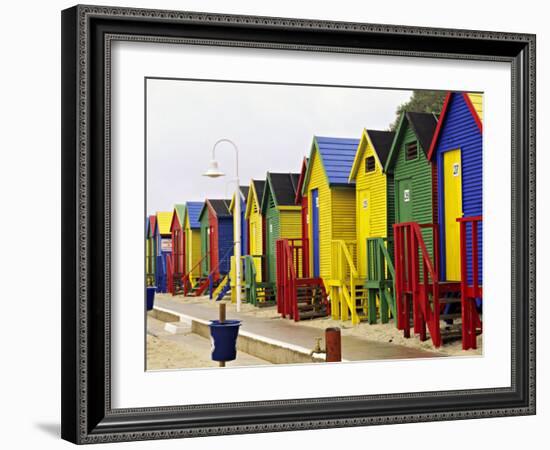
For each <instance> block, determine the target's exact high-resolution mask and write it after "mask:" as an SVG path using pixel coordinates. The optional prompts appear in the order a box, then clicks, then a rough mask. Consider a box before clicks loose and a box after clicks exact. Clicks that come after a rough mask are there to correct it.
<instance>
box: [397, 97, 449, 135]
mask: <svg viewBox="0 0 550 450" xmlns="http://www.w3.org/2000/svg"><path fill="white" fill-rule="evenodd" d="M445 94H446V92H445V91H413V93H412V95H411V98H410V99H409V101H408V102H405V103H402V104H401V105H399V106H398V107H397V111H396V112H395V114H396V117H395V120H394V121H393V123H392V124H391V125H390V130H391V131H395V129H396V128H397V125H398V124H399V117H400V116H401V113H402V112H403V111H414V112H431V113H436V114H440V113H441V108H442V107H443V102H444V100H445Z"/></svg>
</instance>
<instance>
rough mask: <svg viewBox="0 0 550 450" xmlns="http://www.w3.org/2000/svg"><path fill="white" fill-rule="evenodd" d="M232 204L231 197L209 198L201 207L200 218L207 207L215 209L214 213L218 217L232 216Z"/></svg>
mask: <svg viewBox="0 0 550 450" xmlns="http://www.w3.org/2000/svg"><path fill="white" fill-rule="evenodd" d="M230 204H231V199H228V198H225V199H210V198H207V199H206V200H205V202H204V206H203V207H202V209H201V212H200V214H199V218H200V217H201V216H202V215H203V212H204V211H205V210H206V208H207V207H208V208H211V209H212V211H214V214H215V215H216V217H217V218H218V219H223V218H225V217H232V215H231V211H229V205H230Z"/></svg>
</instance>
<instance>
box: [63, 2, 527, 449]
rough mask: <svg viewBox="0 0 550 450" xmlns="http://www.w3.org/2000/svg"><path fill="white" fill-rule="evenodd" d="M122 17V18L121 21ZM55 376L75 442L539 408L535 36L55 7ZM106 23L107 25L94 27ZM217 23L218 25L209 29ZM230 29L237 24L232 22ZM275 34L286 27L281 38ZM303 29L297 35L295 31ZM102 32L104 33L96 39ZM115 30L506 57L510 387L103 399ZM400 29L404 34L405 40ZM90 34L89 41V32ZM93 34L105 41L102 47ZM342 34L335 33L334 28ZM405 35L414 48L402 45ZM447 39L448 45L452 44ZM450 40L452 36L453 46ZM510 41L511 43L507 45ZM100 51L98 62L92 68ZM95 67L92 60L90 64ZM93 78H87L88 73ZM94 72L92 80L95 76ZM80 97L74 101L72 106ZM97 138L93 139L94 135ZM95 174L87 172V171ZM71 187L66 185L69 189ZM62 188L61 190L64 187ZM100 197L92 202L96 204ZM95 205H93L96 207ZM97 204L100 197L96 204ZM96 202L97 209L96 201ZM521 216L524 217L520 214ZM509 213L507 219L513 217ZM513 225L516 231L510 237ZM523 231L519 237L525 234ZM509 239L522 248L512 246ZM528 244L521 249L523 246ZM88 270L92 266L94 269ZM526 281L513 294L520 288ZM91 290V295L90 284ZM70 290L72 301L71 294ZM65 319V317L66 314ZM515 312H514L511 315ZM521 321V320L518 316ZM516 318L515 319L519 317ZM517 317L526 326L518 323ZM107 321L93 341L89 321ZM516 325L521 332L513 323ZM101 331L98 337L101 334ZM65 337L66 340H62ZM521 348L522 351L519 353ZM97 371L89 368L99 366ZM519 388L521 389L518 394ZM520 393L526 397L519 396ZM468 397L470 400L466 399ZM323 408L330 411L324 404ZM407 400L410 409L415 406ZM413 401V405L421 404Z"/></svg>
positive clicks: (314, 47)
mask: <svg viewBox="0 0 550 450" xmlns="http://www.w3.org/2000/svg"><path fill="white" fill-rule="evenodd" d="M101 20H103V21H105V20H106V21H107V22H109V21H111V22H112V23H114V24H115V26H114V27H115V28H116V29H119V28H117V27H122V28H123V27H124V24H125V23H129V22H132V23H133V24H134V25H135V24H138V27H139V24H141V25H142V27H144V28H145V27H147V24H151V23H157V24H159V23H160V24H162V25H166V26H167V27H171V28H170V29H174V27H178V26H179V27H183V28H185V27H186V26H190V27H193V28H196V29H198V30H199V31H198V32H199V34H200V32H201V31H200V29H201V28H203V29H205V30H206V33H211V30H216V31H217V33H218V34H219V33H220V32H222V31H223V33H225V32H227V34H228V38H227V39H225V38H224V39H220V38H212V37H173V36H171V37H170V36H162V35H160V36H152V35H150V34H149V35H146V34H145V33H128V32H112V31H111V30H110V29H109V26H108V25H107V26H106V27H105V26H103V25H102V26H103V28H102V30H101V31H97V30H94V29H93V28H94V27H95V26H96V25H95V23H99V22H100V21H101ZM120 24H121V25H120ZM235 28H238V29H239V30H246V31H247V33H248V34H249V35H250V36H256V33H257V32H259V31H262V30H263V31H267V32H269V33H271V35H273V36H275V35H277V33H278V35H279V36H280V37H281V39H282V40H285V39H290V38H291V37H290V38H289V37H288V35H291V36H292V32H294V33H295V36H297V37H298V38H299V39H298V40H301V39H302V38H303V39H307V37H305V35H307V34H308V33H309V35H311V33H310V31H311V30H316V31H320V32H326V33H327V34H323V39H325V40H324V41H323V42H322V43H321V44H320V43H318V42H317V43H311V44H308V43H304V42H268V41H262V40H261V37H262V36H260V39H259V40H254V41H252V40H246V39H234V38H231V33H230V32H231V30H232V29H235ZM63 33H64V35H63V41H64V47H63V67H62V72H63V90H64V97H63V102H62V104H63V127H64V128H63V130H62V135H63V168H62V169H63V190H64V194H63V195H64V196H63V225H64V232H63V245H64V250H63V308H62V309H63V315H64V317H63V349H62V350H63V377H64V379H65V380H68V379H70V380H71V381H70V382H69V383H68V384H67V385H65V384H64V388H63V400H62V403H63V412H62V419H63V420H62V434H63V437H64V438H66V439H68V440H71V441H73V442H77V443H98V442H112V441H129V440H142V439H162V438H174V437H192V436H207V435H217V434H240V433H252V432H254V433H255V432H271V431H283V430H300V429H313V428H327V427H349V426H362V425H375V424H389V423H404V422H421V421H440V420H456V419H469V418H482V417H498V416H510V415H526V414H534V413H535V266H536V257H535V95H536V92H535V78H536V73H535V36H534V35H529V34H514V33H499V32H487V31H469V30H450V29H441V28H437V29H434V28H424V27H405V26H397V25H376V24H363V23H347V22H332V21H318V20H315V21H312V20H304V19H288V18H272V17H257V16H234V15H221V14H205V13H195V12H179V11H160V10H147V9H132V8H116V7H99V6H76V7H74V8H71V9H69V10H66V11H64V13H63ZM102 33H103V34H102ZM214 34H216V33H214ZM237 34H238V33H237ZM283 34H285V35H287V36H286V37H285V38H284V39H283V38H282V36H283ZM302 34H304V36H302ZM329 35H334V36H338V37H339V38H341V39H340V40H343V41H346V37H348V36H350V35H353V36H360V37H362V38H363V37H364V38H365V39H368V38H369V37H371V36H372V38H373V41H375V44H376V45H374V46H372V47H364V46H361V45H359V46H355V47H354V46H341V45H331V44H330V42H329V41H330V39H329V38H330V36H329ZM98 36H99V38H100V41H94V39H96V40H97V39H98ZM390 38H399V39H400V40H402V41H403V42H405V44H403V46H404V47H407V48H406V49H404V48H401V49H400V48H381V47H380V46H382V47H383V46H384V41H385V40H387V39H390ZM418 38H424V39H425V41H426V42H427V43H428V44H429V43H430V42H440V41H441V40H442V39H443V40H446V41H449V42H454V40H457V42H464V41H465V40H466V41H471V45H472V46H475V45H477V46H478V47H479V46H480V45H481V43H483V42H497V43H500V44H502V45H500V46H497V47H498V48H497V50H498V49H501V51H500V53H499V52H498V51H495V53H494V54H484V53H467V52H443V51H441V50H440V49H439V48H438V47H437V45H435V44H433V46H432V47H433V50H430V48H432V47H430V45H428V44H426V45H427V48H423V49H421V50H416V49H414V48H413V47H414V45H415V44H417V43H418V42H420V41H419V40H418ZM116 40H126V41H142V42H155V43H180V44H181V43H185V44H193V45H217V46H232V47H233V46H241V47H255V48H265V49H288V50H302V51H322V52H338V53H343V52H345V53H358V54H359V53H361V54H383V55H396V56H414V57H431V58H451V59H478V60H486V61H505V62H510V63H511V64H512V74H513V75H512V76H513V79H512V91H513V92H512V100H513V101H512V117H513V120H512V155H513V161H512V173H513V176H512V196H513V211H512V214H513V221H512V249H513V251H512V253H513V255H515V256H517V258H516V259H513V261H512V287H511V288H512V302H513V305H512V306H513V307H512V327H513V330H512V335H513V343H512V368H513V371H512V386H511V387H510V388H501V389H484V390H472V391H446V392H431V393H419V394H396V395H376V396H360V397H353V398H351V397H334V398H318V399H307V400H304V399H293V400H288V401H269V402H250V403H239V404H217V405H194V406H182V407H167V408H139V409H124V410H113V409H111V402H110V346H109V341H110V328H109V327H110V208H111V206H110V181H111V178H110V177H111V174H110V67H111V53H110V49H111V44H112V42H113V41H116ZM407 40H411V43H410V44H407ZM94 42H95V43H94ZM97 42H101V43H102V45H103V46H104V48H103V53H102V54H101V55H100V53H101V51H99V49H98V47H97ZM335 42H336V43H338V39H335ZM408 46H410V47H411V48H408ZM451 47H452V46H451ZM452 48H455V47H452ZM514 49H517V51H516V52H515V53H514ZM99 56H101V59H100V61H101V64H102V67H98V61H99V59H98V58H99ZM98 70H99V71H98ZM102 70H104V77H105V78H104V81H103V96H102V106H103V107H104V110H103V111H104V115H103V118H104V123H103V125H102V127H100V129H101V131H102V133H101V135H102V140H101V143H102V146H103V157H102V158H100V159H101V160H100V162H99V163H98V164H99V165H100V166H101V167H100V168H99V169H98V166H96V165H95V164H96V163H92V162H91V161H92V160H93V161H95V159H96V157H97V156H96V155H95V154H94V155H92V146H91V142H92V139H94V136H95V134H94V133H96V131H95V129H96V128H97V124H96V123H94V122H93V121H94V120H95V119H94V116H93V115H92V114H91V113H90V111H91V110H92V109H93V108H94V105H93V104H92V103H93V102H94V101H96V100H97V96H98V95H99V94H100V93H99V92H98V89H96V88H97V86H98V84H97V82H98V81H97V77H98V74H100V73H101V71H102ZM94 77H95V78H94ZM94 83H95V84H94ZM75 105H76V107H75ZM94 142H95V144H96V145H97V143H98V142H99V138H97V139H96V140H95V141H94ZM98 170H99V171H100V172H101V171H102V172H103V178H102V180H100V179H99V178H97V177H95V176H96V175H98ZM94 177H95V178H94ZM98 182H101V183H103V186H102V188H101V189H100V190H99V191H98V192H101V193H102V194H103V198H102V199H100V198H98V192H96V190H97V188H96V186H97V183H98ZM66 190H68V191H66ZM65 191H66V192H65ZM98 201H99V203H97V202H98ZM93 205H96V206H95V207H94V206H93ZM98 205H100V206H98ZM94 208H96V209H94ZM97 208H100V209H101V208H102V209H103V211H104V213H105V215H104V216H103V217H101V218H98V217H97V212H98V210H97ZM523 213H526V214H527V216H526V217H523V218H522V214H523ZM514 218H515V220H514ZM98 220H99V221H103V231H104V247H103V249H102V252H101V253H100V255H99V256H101V258H100V259H101V260H102V261H103V267H97V265H98V263H99V261H98V257H99V256H98V255H94V254H93V250H92V247H91V242H92V241H91V239H92V235H93V230H96V229H97V225H98V223H96V222H97V221H98ZM518 236H520V239H518ZM521 236H523V237H524V238H526V240H527V242H524V239H523V240H522V238H521ZM515 248H518V249H520V250H521V251H520V252H519V253H520V255H517V251H514V249H515ZM522 255H525V258H524V259H525V260H524V259H523V256H522ZM92 270H93V272H94V274H93V275H92V274H91V271H92ZM99 272H103V276H104V277H103V283H102V285H103V290H102V292H101V296H103V299H104V302H105V303H104V304H103V305H102V307H104V309H103V319H102V320H103V323H102V324H100V325H98V323H97V322H96V321H94V320H90V319H89V318H90V317H91V315H92V314H93V313H94V311H95V312H97V310H92V308H91V302H92V297H93V295H97V292H95V291H94V292H91V291H93V290H94V289H95V287H94V286H95V284H92V281H93V280H94V277H96V276H98V273H99ZM520 291H523V292H527V293H528V294H527V295H526V296H522V297H521V298H520V297H519V296H518V295H517V292H520ZM92 294H93V295H92ZM75 299H76V303H75ZM517 302H526V303H525V305H524V306H526V310H525V313H524V314H523V316H525V317H523V316H522V317H518V316H517V312H518V311H520V310H521V308H522V306H520V305H519V304H518V303H517ZM97 307H98V305H95V308H97ZM67 320H68V322H67ZM518 320H520V321H521V322H518ZM523 320H524V321H525V324H524V325H522V324H523ZM517 325H521V326H520V328H521V329H518V328H517ZM523 327H525V328H523ZM96 328H97V330H98V331H102V332H103V339H102V340H101V339H100V338H98V337H97V336H96V335H94V337H92V338H91V337H90V336H91V335H92V334H94V333H95V331H94V330H96ZM518 333H519V334H518ZM518 335H521V336H523V338H524V339H525V342H524V347H525V348H526V349H527V351H526V352H524V351H523V347H521V348H522V350H521V352H520V354H519V355H518V350H519V344H520V343H518V342H517V341H518V339H517V336H518ZM98 339H100V340H98ZM69 341H70V342H69ZM100 341H102V342H103V345H104V348H103V350H104V355H105V358H104V366H103V370H102V372H103V374H104V376H105V380H104V384H103V398H102V404H103V407H101V406H100V405H99V404H98V405H95V404H94V403H93V402H92V401H91V400H90V395H95V394H96V393H97V385H96V384H97V383H96V384H94V383H95V382H93V381H92V380H91V379H90V376H89V368H90V365H95V364H96V363H97V361H96V360H92V359H91V356H90V348H91V346H96V345H97V344H98V342H100ZM518 358H519V359H518ZM518 363H519V364H520V366H521V369H522V370H521V373H518V372H516V367H517V364H518ZM96 376H97V374H96ZM518 382H519V383H520V384H521V387H522V389H523V390H522V392H521V395H519V397H521V399H520V398H518V400H517V401H516V403H515V404H510V405H509V406H506V407H501V406H499V404H495V405H494V407H491V405H487V407H486V408H485V407H484V408H476V407H473V408H472V409H469V408H468V407H465V408H461V409H455V410H449V411H439V412H434V411H430V410H429V408H428V409H426V410H424V411H414V412H410V413H402V414H397V413H391V414H377V413H376V412H372V413H370V414H362V415H359V416H353V417H348V416H349V415H350V414H343V416H346V417H332V416H331V415H329V414H327V416H326V417H317V418H315V419H309V420H296V419H292V417H290V416H289V417H288V418H287V420H285V418H284V414H283V413H281V412H280V411H279V413H278V417H279V418H280V419H279V420H277V421H271V422H263V423H239V422H237V421H234V422H235V423H226V422H227V420H226V421H225V422H224V421H220V422H218V423H215V424H211V425H208V424H206V423H205V417H206V416H207V415H208V414H205V412H208V411H209V410H214V409H215V410H217V411H221V410H226V411H228V412H229V411H232V410H234V409H235V408H239V407H247V408H254V407H257V408H260V407H261V408H266V407H268V408H272V409H275V408H277V409H279V410H280V409H281V408H284V407H290V406H291V405H292V406H298V405H300V406H303V405H312V406H313V405H317V406H319V407H320V409H322V408H321V407H323V406H324V407H326V408H328V409H330V405H331V404H332V405H334V404H340V403H342V402H347V401H350V400H353V401H358V400H362V401H364V402H377V401H380V400H390V399H399V400H401V401H402V402H410V404H411V405H413V404H414V402H415V401H417V402H418V401H419V400H421V399H423V398H426V396H430V397H431V398H434V399H435V400H434V402H435V401H437V398H443V397H455V398H461V399H462V402H464V401H465V400H464V399H470V398H472V397H475V396H476V395H478V394H480V391H483V395H489V396H490V395H497V394H511V393H515V394H516V396H517V394H518V389H519V385H518ZM524 394H526V397H525V395H524ZM524 397H525V398H524ZM466 406H467V405H466ZM328 409H327V411H328ZM413 409H414V408H413ZM417 409H418V408H417ZM191 410H193V411H194V412H196V411H199V412H200V411H203V413H202V414H203V416H204V417H202V421H201V422H200V423H201V425H198V423H199V422H196V423H195V424H193V422H192V421H185V420H183V419H182V421H181V422H180V423H177V422H176V425H173V426H170V425H169V421H170V420H171V419H172V418H173V415H175V414H179V415H181V414H183V415H185V413H186V412H189V411H191Z"/></svg>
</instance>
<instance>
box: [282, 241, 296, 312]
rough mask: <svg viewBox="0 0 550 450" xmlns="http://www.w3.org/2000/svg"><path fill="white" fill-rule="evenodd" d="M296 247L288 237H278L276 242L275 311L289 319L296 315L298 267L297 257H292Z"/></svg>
mask: <svg viewBox="0 0 550 450" xmlns="http://www.w3.org/2000/svg"><path fill="white" fill-rule="evenodd" d="M295 254H296V255H297V253H296V247H294V246H292V245H291V244H290V240H288V239H278V240H277V242H276V261H277V279H276V286H277V312H278V313H279V314H281V315H282V316H283V317H287V316H288V317H290V318H291V319H292V318H294V317H297V316H298V302H297V299H296V278H297V276H296V273H297V269H298V268H299V264H298V258H296V259H295V258H294V255H295Z"/></svg>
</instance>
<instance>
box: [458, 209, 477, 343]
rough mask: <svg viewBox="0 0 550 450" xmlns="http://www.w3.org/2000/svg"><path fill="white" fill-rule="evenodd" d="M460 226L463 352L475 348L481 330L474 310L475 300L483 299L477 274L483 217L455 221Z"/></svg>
mask: <svg viewBox="0 0 550 450" xmlns="http://www.w3.org/2000/svg"><path fill="white" fill-rule="evenodd" d="M456 221H457V222H459V224H460V278H461V281H460V292H461V303H462V348H463V349H464V350H469V349H471V348H472V349H475V348H477V342H476V330H477V329H478V328H479V329H482V323H481V319H480V317H479V314H478V312H477V308H476V299H482V298H483V289H482V286H481V284H480V273H479V253H478V252H479V243H478V236H479V230H478V227H479V226H480V225H481V223H482V222H483V216H475V217H462V218H458V219H456ZM468 224H470V227H471V233H470V237H471V246H470V249H471V255H470V256H471V257H470V258H469V260H470V261H471V274H472V277H471V279H472V283H471V284H470V282H469V279H468V278H469V276H468V256H469V255H468V232H467V231H468Z"/></svg>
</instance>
